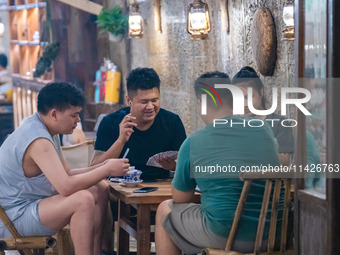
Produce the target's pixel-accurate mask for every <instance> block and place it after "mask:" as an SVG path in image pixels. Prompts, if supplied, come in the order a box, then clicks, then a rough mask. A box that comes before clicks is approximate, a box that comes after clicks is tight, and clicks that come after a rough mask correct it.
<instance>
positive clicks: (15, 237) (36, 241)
mask: <svg viewBox="0 0 340 255" xmlns="http://www.w3.org/2000/svg"><path fill="white" fill-rule="evenodd" d="M0 219H1V221H2V222H3V223H4V225H5V227H6V228H7V229H8V231H9V232H10V233H11V235H12V237H10V238H0V254H1V255H5V252H4V251H5V250H18V251H19V253H20V254H23V255H33V252H32V249H47V248H53V247H55V246H56V244H57V241H56V239H55V238H53V237H52V236H25V237H23V236H21V235H20V234H19V232H18V230H17V229H16V228H15V226H14V224H13V223H12V221H11V220H10V219H9V217H8V216H7V214H6V212H5V210H4V209H3V208H2V207H1V206H0Z"/></svg>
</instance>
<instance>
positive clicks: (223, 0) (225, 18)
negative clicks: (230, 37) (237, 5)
mask: <svg viewBox="0 0 340 255" xmlns="http://www.w3.org/2000/svg"><path fill="white" fill-rule="evenodd" d="M220 7H221V21H222V29H223V30H224V31H226V32H227V33H228V34H229V32H230V23H229V9H228V0H220Z"/></svg>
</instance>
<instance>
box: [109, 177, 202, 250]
mask: <svg viewBox="0 0 340 255" xmlns="http://www.w3.org/2000/svg"><path fill="white" fill-rule="evenodd" d="M110 187H111V188H110V190H111V193H112V194H113V195H114V196H115V197H117V198H118V203H119V204H118V205H119V206H118V208H119V209H118V223H119V237H118V252H119V253H118V254H119V255H126V254H129V236H130V235H131V236H132V237H134V238H135V239H136V240H137V255H148V254H150V232H151V231H150V227H151V217H150V215H151V211H156V210H157V207H158V205H159V204H160V203H161V202H163V201H164V200H167V199H171V198H172V196H171V180H166V181H157V182H148V183H143V184H140V185H139V186H138V187H133V188H130V187H124V186H122V185H120V184H119V183H113V182H111V183H110ZM142 187H158V190H157V191H153V192H149V193H133V190H135V189H138V188H142ZM194 200H195V202H199V200H200V195H199V193H196V194H195V198H194ZM131 205H134V206H136V208H137V224H134V223H133V222H132V221H131V220H130V206H131Z"/></svg>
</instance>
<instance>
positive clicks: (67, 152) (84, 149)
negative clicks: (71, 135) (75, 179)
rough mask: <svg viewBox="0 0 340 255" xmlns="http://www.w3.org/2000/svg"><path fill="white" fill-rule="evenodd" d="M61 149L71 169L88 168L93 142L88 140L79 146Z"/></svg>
mask: <svg viewBox="0 0 340 255" xmlns="http://www.w3.org/2000/svg"><path fill="white" fill-rule="evenodd" d="M61 149H62V152H63V155H64V158H65V160H66V162H67V164H68V165H69V167H70V168H71V169H73V168H83V167H88V166H89V165H90V162H91V158H92V154H93V151H94V140H92V139H89V140H86V141H85V142H82V143H79V144H74V145H71V146H62V147H61Z"/></svg>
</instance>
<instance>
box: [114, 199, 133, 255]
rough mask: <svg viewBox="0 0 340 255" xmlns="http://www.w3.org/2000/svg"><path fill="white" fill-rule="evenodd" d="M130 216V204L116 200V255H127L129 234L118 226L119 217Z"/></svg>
mask: <svg viewBox="0 0 340 255" xmlns="http://www.w3.org/2000/svg"><path fill="white" fill-rule="evenodd" d="M123 218H127V219H128V218H130V205H127V204H125V203H123V202H122V201H121V200H118V226H119V227H118V228H119V230H118V240H117V241H118V247H117V250H118V255H128V254H129V246H130V236H129V234H128V233H127V232H126V231H125V230H124V229H122V228H121V227H120V219H123Z"/></svg>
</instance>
